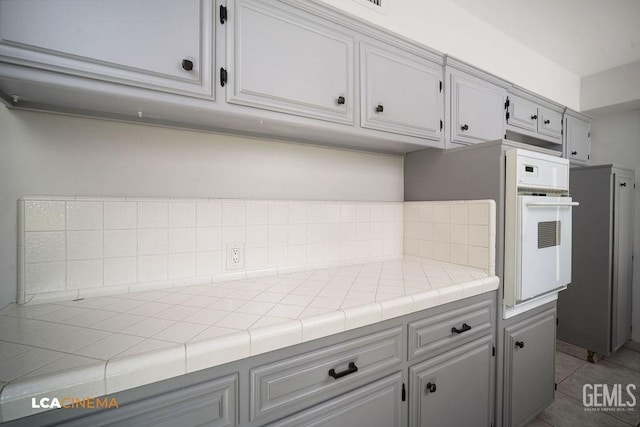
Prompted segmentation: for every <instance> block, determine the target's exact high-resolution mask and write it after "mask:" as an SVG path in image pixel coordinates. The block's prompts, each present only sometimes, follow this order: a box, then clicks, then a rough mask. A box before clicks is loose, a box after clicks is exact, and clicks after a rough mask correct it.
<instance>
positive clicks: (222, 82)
mask: <svg viewBox="0 0 640 427" xmlns="http://www.w3.org/2000/svg"><path fill="white" fill-rule="evenodd" d="M226 84H227V70H225V69H224V68H222V67H220V86H222V87H224V85H226Z"/></svg>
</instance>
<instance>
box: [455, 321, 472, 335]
mask: <svg viewBox="0 0 640 427" xmlns="http://www.w3.org/2000/svg"><path fill="white" fill-rule="evenodd" d="M470 330H471V326H469V325H467V324H466V323H463V324H462V329H458V328H456V327H455V326H454V327H453V328H451V332H452V333H454V334H461V333H463V332H467V331H470Z"/></svg>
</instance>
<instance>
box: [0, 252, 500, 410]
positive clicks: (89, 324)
mask: <svg viewBox="0 0 640 427" xmlns="http://www.w3.org/2000/svg"><path fill="white" fill-rule="evenodd" d="M497 288H498V277H497V276H488V275H487V274H486V272H485V271H484V270H481V269H477V268H472V267H467V266H462V265H457V264H450V263H445V262H441V261H434V260H427V259H420V258H414V257H405V259H403V260H392V261H386V262H376V263H367V264H357V265H349V266H344V267H336V268H328V269H319V270H310V271H299V272H295V273H289V274H281V275H274V276H267V277H258V278H253V279H243V280H237V281H228V282H219V283H207V284H203V285H197V286H189V287H182V288H170V289H163V290H154V291H146V292H140V293H136V294H124V295H114V296H109V297H96V298H87V299H83V300H78V301H68V302H58V303H49V304H40V305H22V306H19V305H14V306H13V307H11V308H9V309H8V310H5V311H4V313H2V315H1V316H0V388H1V389H2V391H1V393H0V414H1V416H2V418H1V421H8V420H11V419H16V418H20V417H23V416H27V415H31V414H34V413H36V412H37V411H41V410H39V409H32V408H31V398H34V397H35V398H37V399H40V398H42V397H49V398H53V397H58V398H59V399H60V398H62V397H65V396H67V397H81V398H85V397H97V396H102V395H105V394H111V393H116V392H119V391H122V390H125V389H129V388H133V387H137V386H141V385H144V384H149V383H152V382H156V381H161V380H164V379H167V378H171V377H175V376H179V375H183V374H185V373H190V372H193V371H197V370H200V369H205V368H210V367H212V366H216V365H220V364H223V363H226V362H230V361H233V360H238V359H242V358H245V357H249V356H253V355H256V354H260V353H264V352H267V351H271V350H276V349H279V348H283V347H287V346H290V345H294V344H298V343H301V342H304V341H309V340H313V339H316V338H321V337H325V336H328V335H331V334H336V333H339V332H343V331H346V330H350V329H354V328H358V327H361V326H365V325H369V324H372V323H375V322H378V321H381V320H385V319H389V318H392V317H396V316H402V315H405V314H408V313H411V312H415V311H420V310H423V309H426V308H430V307H434V306H437V305H440V304H445V303H448V302H452V301H456V300H459V299H462V298H466V297H470V296H474V295H478V294H482V293H485V292H489V291H492V290H495V289H497Z"/></svg>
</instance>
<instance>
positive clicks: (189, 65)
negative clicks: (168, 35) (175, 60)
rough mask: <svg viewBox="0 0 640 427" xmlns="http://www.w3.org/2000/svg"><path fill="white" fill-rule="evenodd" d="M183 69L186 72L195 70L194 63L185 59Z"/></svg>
mask: <svg viewBox="0 0 640 427" xmlns="http://www.w3.org/2000/svg"><path fill="white" fill-rule="evenodd" d="M182 69H183V70H185V71H191V70H193V61H190V60H188V59H183V60H182Z"/></svg>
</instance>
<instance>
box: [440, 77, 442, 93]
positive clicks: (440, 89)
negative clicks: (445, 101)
mask: <svg viewBox="0 0 640 427" xmlns="http://www.w3.org/2000/svg"><path fill="white" fill-rule="evenodd" d="M440 92H442V80H440Z"/></svg>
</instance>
